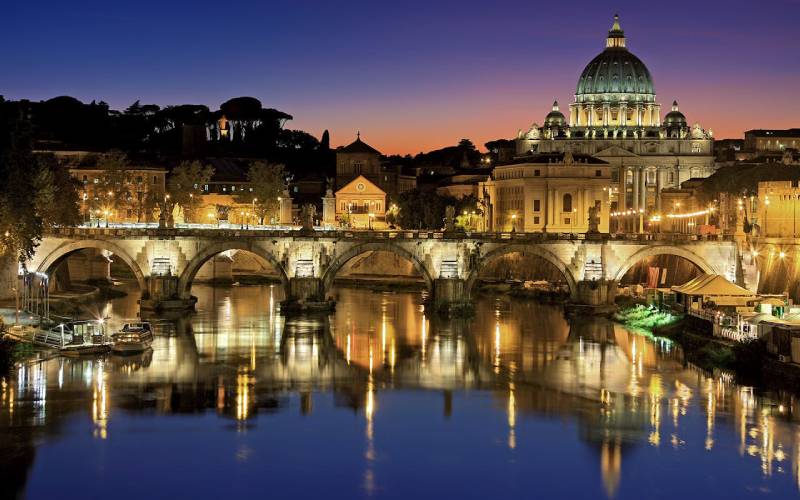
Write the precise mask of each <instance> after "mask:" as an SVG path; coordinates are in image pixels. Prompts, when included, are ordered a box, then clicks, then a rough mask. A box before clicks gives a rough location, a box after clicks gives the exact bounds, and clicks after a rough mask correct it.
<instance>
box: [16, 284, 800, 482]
mask: <svg viewBox="0 0 800 500" xmlns="http://www.w3.org/2000/svg"><path fill="white" fill-rule="evenodd" d="M194 293H195V294H196V295H198V297H199V302H198V313H197V314H195V315H193V316H190V317H186V318H181V319H179V320H174V321H157V322H155V324H156V333H157V338H156V341H155V343H154V346H153V350H152V351H151V352H147V353H145V354H142V355H139V356H132V357H116V356H110V357H107V358H104V359H78V360H75V359H65V358H54V359H50V360H47V361H42V362H35V363H30V364H26V365H22V366H19V367H18V368H16V369H15V371H14V372H13V373H11V374H10V376H8V377H6V378H4V379H3V380H2V381H0V390H1V391H2V393H1V394H0V438H2V439H0V456H2V458H0V465H2V470H4V471H8V473H7V474H6V473H5V472H4V473H3V475H4V476H5V479H4V484H11V485H13V486H14V489H15V490H17V491H24V492H26V493H27V494H28V496H30V497H39V498H42V497H49V496H52V494H53V492H55V491H59V490H58V487H59V486H58V485H62V486H63V484H65V482H66V483H69V484H73V483H74V486H70V489H71V491H73V492H74V493H75V494H76V495H78V494H79V493H81V494H85V495H94V494H100V493H103V492H108V491H110V488H115V487H118V486H119V485H120V484H128V483H131V484H130V488H129V489H121V490H115V491H116V492H115V496H120V495H121V496H123V497H125V496H131V497H133V496H137V495H140V494H141V493H142V491H139V488H142V487H143V485H142V484H140V483H137V482H136V480H135V478H133V476H135V474H131V471H132V470H136V471H140V473H145V477H146V478H147V479H145V480H144V484H147V485H148V486H149V487H151V488H153V489H154V490H155V491H158V492H159V495H157V496H161V494H162V493H164V494H166V493H165V492H167V491H171V490H173V489H175V493H176V494H178V495H180V496H189V495H190V494H193V495H199V496H209V495H212V494H216V493H219V494H224V493H229V492H231V491H233V490H236V489H237V488H238V489H239V490H241V491H242V492H245V493H246V492H247V491H251V489H252V488H256V487H257V485H258V484H261V481H264V480H265V478H268V480H269V488H270V490H269V491H276V492H278V493H279V494H278V495H277V496H279V497H280V496H282V495H281V494H280V493H281V492H283V494H284V495H286V494H288V492H295V493H298V494H299V495H300V496H334V497H344V498H350V497H369V496H376V497H386V496H392V497H395V496H396V497H407V496H410V495H412V494H413V495H414V496H423V497H427V496H442V495H445V496H464V497H475V496H483V497H486V496H493V497H517V496H527V495H528V494H530V493H531V492H538V493H541V494H543V495H545V496H546V495H548V494H549V495H556V494H558V495H569V496H584V497H592V496H597V495H602V494H605V495H607V496H614V497H617V498H626V497H630V498H633V497H636V498H638V497H639V496H641V494H642V493H643V492H647V494H648V495H652V496H666V495H672V494H675V493H678V492H684V491H692V494H693V496H700V495H701V494H709V495H712V494H714V495H722V494H733V495H734V496H738V495H744V494H748V493H750V494H754V493H773V494H776V495H789V494H791V495H796V494H797V492H798V489H797V486H798V477H799V473H800V425H798V422H797V415H798V412H800V407H798V404H797V400H796V399H795V398H793V397H791V396H788V395H782V396H777V395H760V394H758V393H757V392H756V391H754V390H753V389H752V388H749V387H740V386H737V385H735V384H733V383H732V381H731V379H730V377H729V376H728V375H726V374H718V375H717V376H709V375H708V374H705V373H703V372H702V371H700V370H698V369H695V368H693V367H691V366H688V367H687V366H684V364H683V363H682V361H681V355H680V352H678V351H677V350H676V349H675V347H674V346H672V345H670V344H668V343H663V342H658V341H654V340H652V339H649V338H646V337H643V336H639V335H635V334H632V333H630V332H628V331H627V330H625V329H623V328H621V327H619V326H617V325H615V324H613V323H611V322H609V321H607V320H601V319H586V318H583V319H578V320H574V319H573V320H567V319H565V317H564V316H563V313H562V311H561V309H559V308H558V307H554V306H546V305H540V304H536V303H532V302H523V301H516V300H511V299H508V298H504V297H502V298H493V297H485V298H481V299H480V300H479V301H478V302H477V304H476V306H477V307H476V309H477V312H476V316H475V318H474V319H473V320H472V321H465V320H453V321H442V320H439V319H436V318H426V317H425V316H424V314H423V307H422V305H421V298H420V296H419V294H414V293H371V292H368V291H362V290H349V289H341V290H338V292H337V293H338V295H339V303H338V307H337V311H336V313H335V314H331V315H327V316H318V317H290V318H284V317H283V316H281V315H280V314H279V313H278V312H277V311H276V305H277V304H278V303H279V302H280V300H281V298H282V295H281V290H280V287H275V286H263V287H237V288H210V287H203V286H195V289H194ZM104 311H106V312H107V313H108V314H110V315H111V317H112V320H111V324H112V325H118V324H119V323H121V322H122V321H123V320H124V319H126V318H130V317H131V316H133V315H134V314H135V300H134V299H133V297H127V298H125V299H118V300H115V301H113V303H111V304H109V305H107V306H106V307H105V309H104ZM230 431H233V433H231V432H230ZM98 443H103V444H102V445H100V444H98ZM4 447H7V449H6V450H5V452H3V451H4V450H3V448H4ZM229 450H230V451H231V453H227V451H229ZM228 457H230V458H228ZM76 459H77V460H85V461H86V463H85V464H83V465H85V467H86V471H87V472H85V474H88V476H89V477H87V479H89V478H90V479H91V480H89V481H85V480H81V481H76V480H75V476H74V474H73V475H71V474H70V472H68V471H69V469H70V468H69V467H64V469H65V470H62V469H61V468H60V467H59V464H63V465H65V466H66V465H68V464H71V463H73V462H74V461H75V460H76ZM187 460H188V461H189V462H191V463H192V471H191V472H192V477H193V478H194V480H193V482H191V483H189V484H187V483H186V482H185V481H184V482H179V481H178V480H177V479H176V477H175V476H174V474H173V475H170V474H169V472H168V471H169V467H168V466H167V464H170V463H172V465H173V467H174V465H175V463H176V462H178V463H180V462H182V461H187ZM162 463H163V465H164V466H163V467H159V465H162ZM83 465H81V468H83ZM165 469H166V472H165ZM305 469H312V470H313V474H312V476H313V477H314V478H315V480H314V481H308V480H305V481H301V482H300V483H298V482H297V480H298V477H297V472H296V471H298V470H305ZM89 471H95V472H89ZM96 471H102V473H100V472H96ZM662 471H666V472H662ZM234 477H235V478H237V482H235V483H232V482H231V478H234ZM206 478H208V480H211V479H212V478H213V480H214V482H213V483H209V482H208V481H207V480H206ZM220 478H226V479H220ZM140 481H141V479H140ZM177 484H180V486H176V485H177ZM423 487H424V490H420V489H419V488H423ZM298 488H299V489H298ZM437 493H439V494H437Z"/></svg>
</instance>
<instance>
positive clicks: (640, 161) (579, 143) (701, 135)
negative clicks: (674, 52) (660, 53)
mask: <svg viewBox="0 0 800 500" xmlns="http://www.w3.org/2000/svg"><path fill="white" fill-rule="evenodd" d="M568 112H569V118H567V117H566V116H565V115H564V114H563V113H562V111H561V108H560V106H559V104H558V102H554V103H553V107H552V110H551V112H550V113H549V114H548V115H547V116H546V117H545V119H544V122H543V124H542V125H539V124H537V123H534V124H533V125H532V126H531V127H530V128H529V129H528V130H527V131H522V130H520V131H519V133H518V136H517V141H516V150H517V155H531V154H539V153H545V154H546V153H555V152H559V153H563V152H566V151H570V152H572V153H573V154H583V155H591V156H595V157H597V158H600V159H602V160H603V161H605V162H607V163H609V164H610V165H611V166H612V167H614V168H613V169H612V181H613V183H614V187H615V189H614V191H613V192H612V199H611V202H612V206H613V209H614V210H628V209H633V210H636V211H639V210H640V209H644V210H645V211H651V210H660V209H661V197H660V192H661V190H662V189H663V188H669V187H672V188H677V187H679V186H680V184H681V182H683V181H685V180H687V179H690V178H698V177H708V176H709V175H711V174H712V173H713V171H714V141H713V138H712V137H713V135H712V132H711V130H705V129H703V128H702V127H701V126H700V124H697V123H695V124H694V125H692V126H689V124H688V121H687V119H686V117H685V116H684V114H683V113H682V112H681V111H680V108H679V107H678V103H677V101H675V102H673V103H672V107H671V110H670V112H668V113H667V114H666V115H665V116H664V118H663V120H662V118H661V105H660V104H659V103H658V101H657V100H656V93H655V85H654V82H653V78H652V77H651V75H650V71H649V70H648V69H647V66H645V64H644V63H643V62H642V61H641V60H640V59H639V58H638V57H636V56H635V55H634V54H633V53H632V52H631V51H630V50H628V47H627V39H626V37H625V34H624V32H623V31H622V28H621V27H620V24H619V18H618V16H615V18H614V24H613V26H612V28H611V29H610V30H609V32H608V37H607V38H606V47H605V50H603V51H602V52H601V53H600V54H599V55H598V56H597V57H595V58H594V59H592V60H591V61H590V62H589V64H588V65H587V66H586V68H584V70H583V72H582V73H581V74H580V77H579V79H578V84H577V87H576V91H575V102H573V103H572V104H570V106H569V110H568Z"/></svg>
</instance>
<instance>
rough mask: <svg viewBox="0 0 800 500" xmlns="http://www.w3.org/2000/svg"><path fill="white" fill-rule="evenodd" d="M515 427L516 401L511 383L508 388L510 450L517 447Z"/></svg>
mask: <svg viewBox="0 0 800 500" xmlns="http://www.w3.org/2000/svg"><path fill="white" fill-rule="evenodd" d="M516 426H517V401H516V398H515V397H514V383H513V382H512V383H511V384H509V387H508V447H509V448H510V449H512V450H513V449H514V448H516V447H517V437H516V434H515V432H516Z"/></svg>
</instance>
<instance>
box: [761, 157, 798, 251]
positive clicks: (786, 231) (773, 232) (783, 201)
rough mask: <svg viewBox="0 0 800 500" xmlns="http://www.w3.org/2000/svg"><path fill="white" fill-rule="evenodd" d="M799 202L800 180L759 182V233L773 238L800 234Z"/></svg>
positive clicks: (791, 236)
mask: <svg viewBox="0 0 800 500" xmlns="http://www.w3.org/2000/svg"><path fill="white" fill-rule="evenodd" d="M798 177H799V178H800V171H798ZM799 204H800V180H793V181H766V182H759V183H758V208H757V210H758V212H757V213H758V218H757V219H756V220H757V224H758V226H759V229H760V232H759V234H760V235H761V236H767V237H773V238H796V237H797V235H798V234H800V218H799V217H800V207H798V205H799Z"/></svg>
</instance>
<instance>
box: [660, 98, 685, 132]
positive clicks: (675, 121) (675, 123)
mask: <svg viewBox="0 0 800 500" xmlns="http://www.w3.org/2000/svg"><path fill="white" fill-rule="evenodd" d="M664 126H665V127H681V128H683V127H686V117H685V116H683V113H681V112H680V111H678V101H673V102H672V111H670V112H669V113H667V114H666V116H664Z"/></svg>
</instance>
